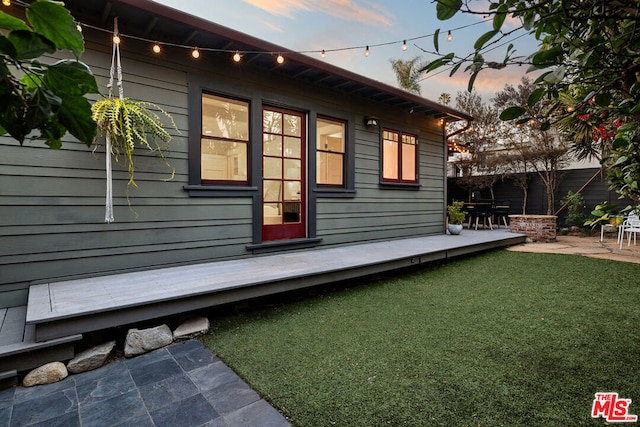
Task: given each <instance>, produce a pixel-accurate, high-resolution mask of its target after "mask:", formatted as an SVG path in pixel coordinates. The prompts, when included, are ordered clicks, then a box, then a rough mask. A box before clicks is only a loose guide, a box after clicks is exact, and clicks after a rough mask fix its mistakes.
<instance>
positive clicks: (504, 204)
mask: <svg viewBox="0 0 640 427" xmlns="http://www.w3.org/2000/svg"><path fill="white" fill-rule="evenodd" d="M510 210H511V200H503V201H501V202H498V203H496V206H495V207H494V208H493V216H494V218H495V220H496V224H498V228H500V219H502V222H503V223H504V226H505V227H508V226H509V224H507V218H508V217H509V211H510Z"/></svg>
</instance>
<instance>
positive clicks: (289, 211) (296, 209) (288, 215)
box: [282, 202, 300, 223]
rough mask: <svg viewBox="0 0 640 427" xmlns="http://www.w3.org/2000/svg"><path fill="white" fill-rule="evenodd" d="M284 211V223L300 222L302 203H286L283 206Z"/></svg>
mask: <svg viewBox="0 0 640 427" xmlns="http://www.w3.org/2000/svg"><path fill="white" fill-rule="evenodd" d="M282 211H283V213H284V222H285V223H291V222H300V203H299V202H284V203H283V204H282Z"/></svg>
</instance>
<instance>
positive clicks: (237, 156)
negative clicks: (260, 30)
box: [0, 0, 471, 307]
mask: <svg viewBox="0 0 640 427" xmlns="http://www.w3.org/2000/svg"><path fill="white" fill-rule="evenodd" d="M65 5H66V7H67V8H68V9H69V10H70V11H71V13H72V15H73V16H74V17H75V18H76V19H77V20H78V21H79V22H81V23H82V24H83V34H84V37H85V43H86V51H85V53H84V55H83V57H82V61H84V62H85V63H87V64H88V65H89V66H90V67H91V69H92V70H93V72H94V74H95V75H96V77H97V80H98V83H99V84H100V87H101V90H103V92H104V93H106V92H107V89H106V85H107V82H108V80H109V69H110V65H111V58H112V56H111V52H112V46H111V31H112V29H113V22H114V17H118V24H119V31H120V35H121V39H122V43H121V47H120V49H121V55H122V69H123V80H124V81H123V85H124V93H125V96H127V97H131V98H133V99H136V100H144V101H149V102H152V103H155V104H158V105H159V106H161V107H162V108H163V109H164V110H166V111H167V112H168V113H170V114H171V115H172V117H173V119H174V120H175V123H176V125H177V127H178V129H179V131H180V133H177V132H175V131H171V132H172V133H173V140H172V143H171V150H170V153H169V155H168V158H167V160H168V162H169V163H170V165H171V166H172V167H175V177H174V178H173V179H172V180H170V181H163V179H164V178H167V177H168V176H169V175H170V173H171V172H170V170H169V169H167V167H166V165H165V164H164V163H163V162H162V161H161V160H160V159H159V158H158V157H156V156H153V155H150V154H148V153H145V152H144V151H143V150H140V151H139V152H138V154H137V155H136V159H135V161H136V183H137V187H127V181H128V175H127V171H126V168H124V167H123V166H121V165H118V164H114V171H113V195H114V205H115V209H114V211H115V222H113V223H105V222H104V209H105V207H104V203H105V186H106V178H105V167H104V164H105V150H104V146H98V147H97V149H96V150H95V151H93V152H92V150H91V149H88V148H87V147H86V146H84V145H83V144H79V143H78V142H77V141H74V140H73V139H72V137H68V138H67V140H65V141H64V143H63V147H62V149H61V150H57V151H55V150H50V149H49V148H47V147H46V146H45V145H44V144H42V143H41V142H38V141H35V142H25V145H24V146H22V147H21V146H20V145H19V144H18V143H17V142H16V141H14V140H12V139H10V138H7V137H0V162H1V163H2V166H1V168H0V171H1V172H0V251H1V253H2V256H1V257H0V307H9V306H14V305H21V304H24V303H25V302H26V297H27V292H28V286H29V285H30V284H37V283H46V282H52V281H58V280H63V279H71V278H81V277H93V276H100V275H108V274H112V273H120V272H125V271H135V270H148V269H154V268H158V267H164V266H171V265H180V264H190V263H201V262H208V261H213V260H225V259H233V258H239V257H252V256H259V255H260V254H263V253H267V252H272V251H299V250H304V249H305V248H311V247H323V246H327V247H329V246H335V245H348V244H357V243H362V242H367V241H376V240H385V239H395V238H403V237H409V236H422V235H425V236H426V235H435V234H443V233H444V223H445V214H444V213H445V202H446V153H447V150H446V141H445V131H444V129H445V126H444V124H445V123H446V122H448V121H449V122H450V121H455V120H471V117H469V116H467V115H465V114H464V113H461V112H459V111H456V110H454V109H451V108H448V107H446V106H442V105H439V104H437V103H435V102H432V101H429V100H427V99H424V98H422V97H418V96H415V95H412V94H410V93H408V92H405V91H402V90H400V89H397V88H394V87H391V86H388V85H385V84H382V83H380V82H377V81H374V80H371V79H368V78H366V77H363V76H360V75H357V74H355V73H351V72H349V71H346V70H343V69H340V68H337V67H335V66H332V65H329V64H327V63H325V62H323V61H322V60H321V58H317V59H315V58H312V57H310V56H306V55H302V54H299V53H295V52H288V51H287V49H285V48H283V47H280V46H275V45H272V44H270V43H267V42H265V41H262V40H259V39H256V38H253V37H250V36H248V35H246V34H242V33H239V32H236V31H233V30H231V29H229V28H225V27H223V26H220V25H218V24H214V23H211V22H209V21H205V20H203V19H200V18H198V17H195V16H192V15H188V14H184V13H182V12H179V11H177V10H174V9H171V8H168V7H165V6H162V5H160V4H157V3H153V2H151V1H148V0H111V1H105V0H70V1H65ZM150 41H157V42H159V43H160V45H161V48H162V49H161V52H160V53H159V54H155V53H153V51H152V44H153V43H150ZM191 47H194V48H195V47H197V48H198V49H199V52H200V57H199V58H198V59H195V58H193V57H192V56H191ZM235 51H238V52H242V59H241V61H240V62H235V61H234V60H233V59H232V56H233V53H234V52H235ZM276 53H282V56H283V57H284V63H282V64H279V63H278V62H277V61H276V56H277V54H276ZM55 59H57V58H45V60H55ZM96 99H97V98H96ZM129 204H130V206H129ZM141 291H144V290H141Z"/></svg>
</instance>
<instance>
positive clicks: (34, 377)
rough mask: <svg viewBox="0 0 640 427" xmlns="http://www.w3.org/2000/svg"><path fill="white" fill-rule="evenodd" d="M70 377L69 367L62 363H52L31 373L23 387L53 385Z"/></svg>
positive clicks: (24, 381) (23, 382)
mask: <svg viewBox="0 0 640 427" xmlns="http://www.w3.org/2000/svg"><path fill="white" fill-rule="evenodd" d="M68 376H69V372H68V371H67V367H66V366H64V363H62V362H51V363H47V364H46V365H42V366H40V367H39V368H36V369H34V370H33V371H31V372H29V373H28V374H27V376H26V377H24V380H23V381H22V385H23V386H25V387H32V386H34V385H40V384H51V383H55V382H58V381H60V380H63V379H65V378H67V377H68Z"/></svg>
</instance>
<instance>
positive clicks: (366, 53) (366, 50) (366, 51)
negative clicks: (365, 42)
mask: <svg viewBox="0 0 640 427" xmlns="http://www.w3.org/2000/svg"><path fill="white" fill-rule="evenodd" d="M364 56H369V46H367V48H366V49H365V50H364Z"/></svg>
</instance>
